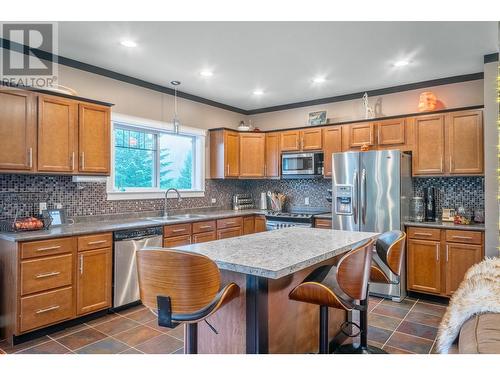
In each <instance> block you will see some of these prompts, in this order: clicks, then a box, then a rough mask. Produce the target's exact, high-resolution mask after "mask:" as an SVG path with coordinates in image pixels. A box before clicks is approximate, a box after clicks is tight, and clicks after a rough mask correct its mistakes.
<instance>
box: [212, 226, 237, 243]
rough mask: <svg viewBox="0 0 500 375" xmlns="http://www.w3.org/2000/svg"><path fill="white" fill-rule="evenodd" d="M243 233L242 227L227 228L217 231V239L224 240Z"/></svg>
mask: <svg viewBox="0 0 500 375" xmlns="http://www.w3.org/2000/svg"><path fill="white" fill-rule="evenodd" d="M241 235H243V231H242V230H241V227H236V228H226V229H220V230H218V231H217V239H218V240H223V239H224V238H231V237H239V236H241Z"/></svg>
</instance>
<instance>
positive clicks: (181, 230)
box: [172, 228, 186, 233]
mask: <svg viewBox="0 0 500 375" xmlns="http://www.w3.org/2000/svg"><path fill="white" fill-rule="evenodd" d="M185 231H186V228H181V229H172V232H173V233H179V232H185Z"/></svg>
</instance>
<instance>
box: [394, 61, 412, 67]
mask: <svg viewBox="0 0 500 375" xmlns="http://www.w3.org/2000/svg"><path fill="white" fill-rule="evenodd" d="M409 63H410V62H409V61H408V60H399V61H396V62H395V63H394V66H395V67H396V68H400V67H402V66H406V65H408V64H409Z"/></svg>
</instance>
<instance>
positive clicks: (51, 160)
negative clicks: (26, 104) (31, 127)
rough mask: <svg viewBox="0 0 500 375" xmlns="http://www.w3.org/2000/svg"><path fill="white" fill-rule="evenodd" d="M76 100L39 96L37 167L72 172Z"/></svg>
mask: <svg viewBox="0 0 500 375" xmlns="http://www.w3.org/2000/svg"><path fill="white" fill-rule="evenodd" d="M77 120H78V112H77V103H76V102H74V101H72V100H66V99H61V98H55V97H50V96H39V97H38V170H39V171H42V172H73V171H75V170H76V169H75V168H76V164H75V163H76V160H75V156H76V155H75V151H76V150H75V148H76V143H75V138H76V137H75V129H76V124H77Z"/></svg>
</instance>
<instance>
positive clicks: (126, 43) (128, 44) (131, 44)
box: [120, 39, 137, 48]
mask: <svg viewBox="0 0 500 375" xmlns="http://www.w3.org/2000/svg"><path fill="white" fill-rule="evenodd" d="M120 44H121V45H122V46H124V47H129V48H133V47H137V43H136V42H134V41H133V40H128V39H124V40H122V41H121V42H120Z"/></svg>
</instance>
